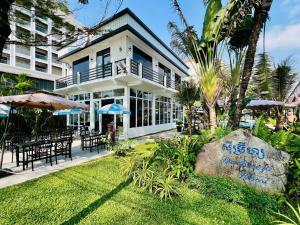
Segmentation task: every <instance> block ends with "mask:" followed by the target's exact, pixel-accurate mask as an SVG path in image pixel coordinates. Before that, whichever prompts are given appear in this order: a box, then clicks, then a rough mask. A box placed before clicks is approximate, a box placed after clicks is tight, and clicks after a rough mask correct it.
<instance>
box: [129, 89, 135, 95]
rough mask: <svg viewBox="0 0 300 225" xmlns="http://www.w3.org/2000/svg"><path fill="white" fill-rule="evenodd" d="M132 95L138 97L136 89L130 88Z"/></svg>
mask: <svg viewBox="0 0 300 225" xmlns="http://www.w3.org/2000/svg"><path fill="white" fill-rule="evenodd" d="M130 96H132V97H136V90H135V89H131V88H130Z"/></svg>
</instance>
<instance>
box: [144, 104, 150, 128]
mask: <svg viewBox="0 0 300 225" xmlns="http://www.w3.org/2000/svg"><path fill="white" fill-rule="evenodd" d="M148 110H149V106H148V100H144V123H143V124H144V126H148V124H149V122H148V121H149V113H148Z"/></svg>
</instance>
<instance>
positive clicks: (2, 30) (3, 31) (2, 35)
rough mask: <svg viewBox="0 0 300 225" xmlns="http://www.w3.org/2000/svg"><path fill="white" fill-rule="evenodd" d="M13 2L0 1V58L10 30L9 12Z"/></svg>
mask: <svg viewBox="0 0 300 225" xmlns="http://www.w3.org/2000/svg"><path fill="white" fill-rule="evenodd" d="M13 2H14V0H5V1H1V4H0V57H1V56H2V52H3V49H4V45H5V42H6V40H7V39H8V37H9V35H10V33H11V29H10V24H9V12H10V8H11V6H12V4H13Z"/></svg>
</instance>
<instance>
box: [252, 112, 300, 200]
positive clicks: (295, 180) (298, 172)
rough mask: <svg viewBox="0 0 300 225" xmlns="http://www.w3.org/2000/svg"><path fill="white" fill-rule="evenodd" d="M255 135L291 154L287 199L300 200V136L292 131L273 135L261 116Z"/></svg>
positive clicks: (255, 128)
mask: <svg viewBox="0 0 300 225" xmlns="http://www.w3.org/2000/svg"><path fill="white" fill-rule="evenodd" d="M253 135H255V136H257V137H259V138H261V139H263V140H264V141H266V142H267V143H269V144H271V145H272V146H273V147H275V148H276V149H278V150H282V151H286V152H288V153H289V154H290V156H291V159H290V164H289V173H288V183H287V187H286V189H287V197H289V198H293V199H296V200H299V199H300V163H299V162H300V136H298V135H295V134H293V133H292V132H291V131H283V130H280V131H277V132H274V133H271V131H270V130H269V128H268V127H267V126H266V125H265V120H264V117H263V116H260V117H259V118H258V119H257V121H256V124H255V127H254V130H253Z"/></svg>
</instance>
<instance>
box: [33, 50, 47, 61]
mask: <svg viewBox="0 0 300 225" xmlns="http://www.w3.org/2000/svg"><path fill="white" fill-rule="evenodd" d="M47 56H48V52H47V51H45V50H43V49H39V48H36V49H35V58H37V59H42V60H47V58H48V57H47Z"/></svg>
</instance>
